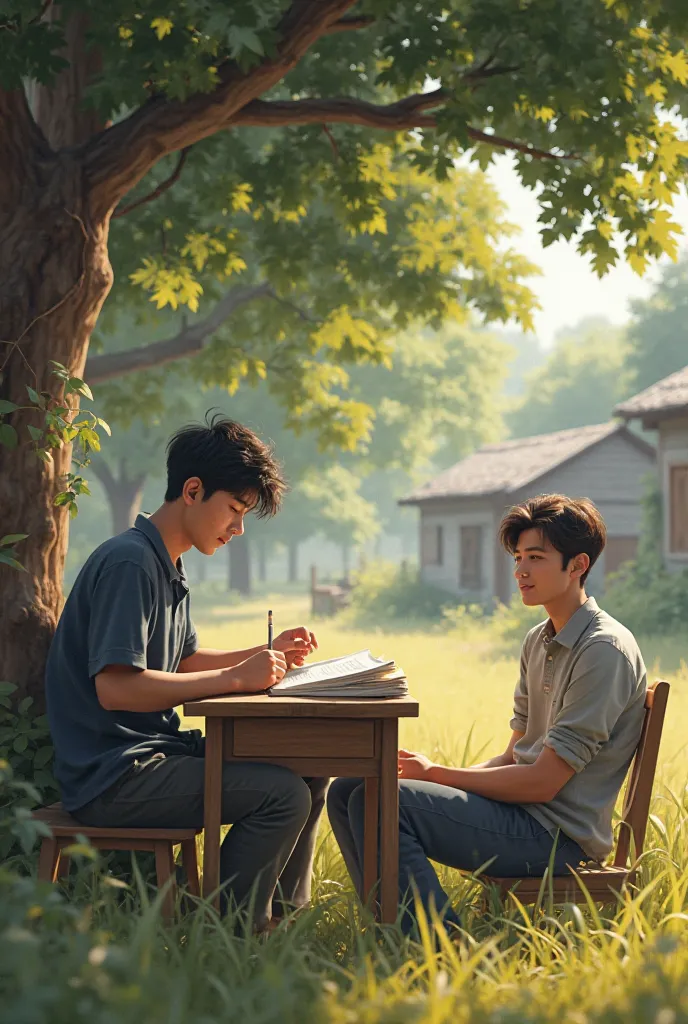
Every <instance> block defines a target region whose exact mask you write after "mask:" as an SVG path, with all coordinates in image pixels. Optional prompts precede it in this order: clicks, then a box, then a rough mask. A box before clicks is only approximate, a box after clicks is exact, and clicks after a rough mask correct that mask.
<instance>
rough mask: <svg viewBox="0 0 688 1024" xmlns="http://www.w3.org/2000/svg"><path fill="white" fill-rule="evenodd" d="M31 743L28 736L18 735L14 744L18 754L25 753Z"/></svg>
mask: <svg viewBox="0 0 688 1024" xmlns="http://www.w3.org/2000/svg"><path fill="white" fill-rule="evenodd" d="M28 745H29V741H28V740H27V738H26V736H17V738H16V740H15V741H14V743H13V744H12V746H13V747H14V750H15V752H16V753H17V754H23V753H24V751H25V750H26V748H27V747H28Z"/></svg>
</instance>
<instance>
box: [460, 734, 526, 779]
mask: <svg viewBox="0 0 688 1024" xmlns="http://www.w3.org/2000/svg"><path fill="white" fill-rule="evenodd" d="M523 735H524V733H522V732H517V731H516V730H515V729H514V730H513V731H512V733H511V739H510V740H509V746H508V747H507V748H506V750H505V751H504V753H503V754H497V756H496V757H491V758H490V759H489V761H481V762H480V764H472V765H471V768H470V770H471V771H474V772H477V771H481V770H482V769H483V768H503V767H505V766H506V765H508V764H515V763H516V762H515V761H514V747H515V746H516V744H517V743H518V741H519V740H520V739H521V737H522V736H523Z"/></svg>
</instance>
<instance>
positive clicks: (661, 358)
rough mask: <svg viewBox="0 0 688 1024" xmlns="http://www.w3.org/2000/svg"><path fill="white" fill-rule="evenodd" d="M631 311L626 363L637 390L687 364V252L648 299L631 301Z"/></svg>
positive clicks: (669, 270)
mask: <svg viewBox="0 0 688 1024" xmlns="http://www.w3.org/2000/svg"><path fill="white" fill-rule="evenodd" d="M632 314H633V315H632V319H631V325H630V327H629V330H628V357H627V360H626V362H627V366H628V369H629V371H630V373H631V386H632V391H633V392H636V391H642V390H643V388H647V387H649V386H650V384H654V383H655V382H656V381H658V380H661V379H662V377H667V376H668V375H669V374H670V373H674V372H675V371H676V370H680V369H681V368H682V367H684V366H686V364H688V252H685V253H684V254H683V256H682V258H681V259H680V260H679V262H678V263H676V264H674V265H672V266H669V267H667V268H666V270H665V271H664V272H663V274H662V276H661V279H660V281H659V283H658V285H657V287H656V288H655V289H654V291H653V292H652V294H651V295H650V296H649V298H647V299H644V300H642V301H637V302H634V303H633V306H632Z"/></svg>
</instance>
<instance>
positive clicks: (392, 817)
mask: <svg viewBox="0 0 688 1024" xmlns="http://www.w3.org/2000/svg"><path fill="white" fill-rule="evenodd" d="M184 714H185V715H186V716H188V717H194V718H199V717H203V718H205V720H206V721H205V736H206V747H205V806H204V812H203V816H204V822H203V825H204V829H205V837H204V843H205V846H204V852H203V895H204V896H205V897H208V896H210V894H211V893H213V892H216V891H217V889H218V886H219V884H220V824H221V822H220V816H221V795H222V762H223V760H224V761H247V762H248V761H263V762H268V763H270V764H281V765H284V766H285V767H287V768H291V770H292V771H294V772H297V773H298V774H299V775H302V776H309V775H311V776H332V777H335V776H341V775H346V776H359V775H360V776H362V777H363V778H364V779H365V840H364V852H363V889H364V894H365V895H366V897H369V896H370V894H371V892H372V890H373V889H374V887H375V884H376V882H377V880H378V850H377V843H378V822H379V826H380V878H379V882H380V890H379V900H380V908H381V915H380V916H381V920H382V921H384V922H392V921H394V920H395V919H396V915H397V902H398V886H399V785H398V771H397V751H398V747H399V741H398V733H399V719H400V718H417V717H418V702H417V701H415V700H413V698H411V697H402V698H398V699H396V698H395V699H389V700H371V699H368V700H343V699H334V700H324V699H322V698H317V699H315V698H307V697H269V696H268V695H267V694H255V695H251V696H240V697H212V698H208V699H205V700H197V701H190V702H189V703H187V704H185V705H184ZM215 899H216V905H217V897H216V898H215Z"/></svg>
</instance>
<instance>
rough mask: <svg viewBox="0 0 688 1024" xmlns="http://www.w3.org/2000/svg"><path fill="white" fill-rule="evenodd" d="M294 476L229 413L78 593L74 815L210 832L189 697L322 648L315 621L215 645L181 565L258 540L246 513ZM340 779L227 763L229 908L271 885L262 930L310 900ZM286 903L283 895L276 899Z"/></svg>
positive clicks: (62, 627) (72, 668)
mask: <svg viewBox="0 0 688 1024" xmlns="http://www.w3.org/2000/svg"><path fill="white" fill-rule="evenodd" d="M283 491H284V481H283V479H282V477H281V475H280V469H279V466H278V464H277V463H276V462H275V460H274V457H273V454H272V452H271V450H270V449H269V448H268V446H267V445H266V444H264V443H263V442H262V441H261V440H260V439H259V438H258V437H257V436H256V435H255V434H254V433H252V431H250V430H248V429H247V428H246V427H242V426H241V425H240V424H238V423H234V422H232V421H231V420H228V419H225V418H222V417H219V418H218V417H215V418H214V420H213V421H212V422H209V423H208V425H207V426H189V427H185V428H183V429H182V430H180V431H178V433H176V434H175V435H174V437H173V438H172V439H171V441H170V443H169V445H168V458H167V492H166V494H165V501H164V504H163V505H162V506H161V507H160V508H159V509H158V510H157V512H154V513H153V515H151V516H150V517H147V516H145V515H139V516H138V518H137V520H136V523H135V525H134V526H133V527H132V528H131V529H129V530H126V531H125V532H124V533H122V534H120V535H119V536H117V537H113V538H112V539H111V540H108V541H106V542H105V543H104V544H101V545H100V547H98V548H96V550H95V551H94V552H93V553H92V554H91V555H90V556H89V558H88V559H87V561H86V563H85V565H84V566H83V568H82V570H81V572H80V573H79V576H78V577H77V579H76V582H75V583H74V586H73V587H72V590H71V593H70V595H69V598H68V600H67V602H66V604H65V607H64V610H63V612H62V616H61V618H60V621H59V623H58V627H57V631H56V633H55V637H54V640H53V643H52V646H51V649H50V654H49V657H48V664H47V671H46V694H47V705H48V716H49V720H50V728H51V731H52V736H53V742H54V746H55V774H56V777H57V780H58V782H59V784H60V787H61V790H62V800H63V805H64V807H65V809H66V810H67V811H69V812H71V814H72V815H73V816H74V817H75V818H76V819H77V820H78V821H80V822H82V823H83V824H85V825H93V826H96V827H108V828H115V827H117V828H136V827H138V826H146V827H159V828H189V827H196V828H198V827H201V826H202V824H203V789H204V765H205V762H204V759H203V753H204V740H203V737H202V736H201V733H200V731H199V730H197V729H192V730H182V729H180V720H179V717H178V716H177V714H176V712H175V711H174V710H173V709H174V708H175V707H176V706H178V705H180V704H183V703H184V702H185V701H190V700H194V699H195V698H198V697H210V696H217V695H219V694H228V693H254V692H259V691H262V690H266V689H267V688H268V687H270V686H271V685H272V684H273V683H276V682H278V681H279V680H280V679H281V678H282V677H283V675H284V673H285V672H286V670H287V668H289V667H291V666H292V665H302V664H303V660H304V658H305V657H306V656H307V655H308V654H310V652H311V651H312V649H313V648H315V647H317V642H316V639H315V636H314V635H313V633H311V632H310V630H308V629H306V627H304V626H301V627H298V628H296V629H288V630H286V631H285V632H283V633H280V635H279V636H278V637H276V639H275V641H274V644H273V649H272V650H267V648H266V645H265V644H262V645H260V646H257V647H252V648H250V649H248V650H243V651H218V650H210V649H204V648H200V647H199V645H198V639H197V636H196V630H195V629H194V625H193V622H192V620H191V615H190V612H189V588H188V585H187V582H186V576H185V575H184V567H183V564H182V559H181V555H182V553H183V552H185V551H188V550H189V549H190V548H191V547H195V548H196V550H197V551H200V552H201V553H202V554H204V555H211V554H213V553H214V552H215V551H216V550H217V549H218V548H220V547H223V546H224V545H225V544H226V543H228V542H229V541H231V539H232V537H233V536H240V535H241V534H242V533H243V532H244V517H245V515H246V514H247V513H248V512H250V511H255V512H256V513H257V515H258V516H266V515H273V514H274V513H275V512H277V511H278V510H279V507H280V502H281V498H282V494H283ZM327 782H328V780H326V779H302V778H300V777H298V776H297V775H295V774H294V773H293V772H291V771H289V770H288V769H287V768H282V767H280V766H278V765H271V764H235V763H225V764H224V766H223V775H222V821H223V823H225V824H230V823H231V824H232V825H233V827H232V828H231V829H230V831H229V833H228V835H227V837H226V839H225V840H224V842H223V844H222V851H221V856H220V876H221V881H222V882H223V883H225V889H224V899H225V901H228V900H231V901H232V902H234V903H235V904H237V905H239V906H241V905H242V904H245V903H246V902H247V901H248V899H249V896H250V894H251V893H252V892H253V890H254V885H255V893H254V899H255V923H256V926H257V927H258V928H259V929H260V928H264V927H267V926H268V925H269V923H270V921H271V917H272V914H273V911H274V912H275V913H277V914H278V913H279V912H281V910H282V909H283V907H284V905H286V906H287V907H294V906H296V907H298V906H300V905H303V904H305V903H307V902H308V900H309V898H310V885H311V870H312V862H313V852H314V847H315V839H316V832H317V827H318V820H319V817H320V814H321V812H322V809H323V807H324V802H325V792H326V788H327ZM275 893H276V895H275Z"/></svg>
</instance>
